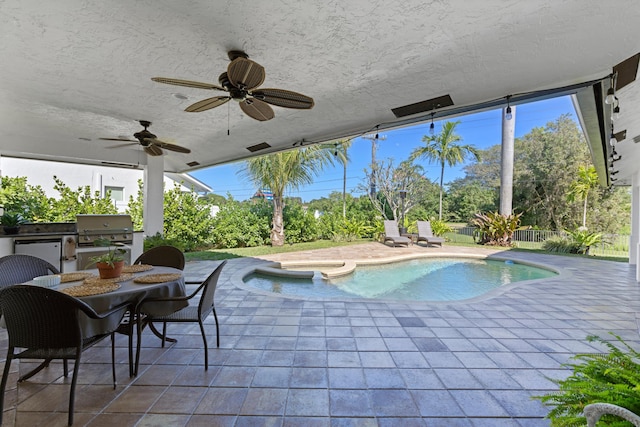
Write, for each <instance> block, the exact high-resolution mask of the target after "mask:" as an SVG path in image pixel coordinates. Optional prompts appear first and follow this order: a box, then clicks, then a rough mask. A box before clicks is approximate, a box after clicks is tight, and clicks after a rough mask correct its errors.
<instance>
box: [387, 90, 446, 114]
mask: <svg viewBox="0 0 640 427" xmlns="http://www.w3.org/2000/svg"><path fill="white" fill-rule="evenodd" d="M452 105H453V100H452V99H451V96H449V95H443V96H440V97H438V98H433V99H427V100H426V101H421V102H416V103H415V104H409V105H405V106H404V107H398V108H392V109H391V112H392V113H393V114H395V116H396V117H398V118H400V117H405V116H412V115H414V114H418V113H424V112H426V111H433V110H437V109H439V108H444V107H450V106H452Z"/></svg>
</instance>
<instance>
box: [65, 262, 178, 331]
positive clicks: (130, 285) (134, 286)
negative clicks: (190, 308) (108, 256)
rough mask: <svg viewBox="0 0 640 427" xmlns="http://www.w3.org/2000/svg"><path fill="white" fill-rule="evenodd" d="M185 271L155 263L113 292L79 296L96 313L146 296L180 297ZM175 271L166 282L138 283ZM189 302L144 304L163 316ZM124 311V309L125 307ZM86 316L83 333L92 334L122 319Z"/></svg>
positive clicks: (68, 284) (75, 283) (108, 328)
mask: <svg viewBox="0 0 640 427" xmlns="http://www.w3.org/2000/svg"><path fill="white" fill-rule="evenodd" d="M86 272H87V273H93V274H95V275H96V276H97V274H98V273H97V270H87V271H86ZM182 273H183V272H182V270H178V269H176V268H171V267H163V266H154V267H153V268H152V269H151V270H148V271H144V272H137V273H131V274H132V277H130V278H129V279H128V280H124V281H122V282H118V284H119V285H120V287H119V288H118V289H115V290H113V291H110V292H106V293H100V294H97V295H89V296H79V297H78V299H80V300H82V301H84V302H85V303H87V304H88V305H89V306H91V307H92V308H93V309H94V310H95V311H96V312H98V313H101V312H105V311H108V310H110V309H112V308H113V307H116V306H118V305H120V304H122V303H130V304H131V305H132V306H135V304H137V303H139V302H140V301H142V299H144V298H147V297H154V298H170V297H179V296H184V295H185V284H184V276H183V274H182ZM164 274H175V275H179V277H178V278H176V279H171V280H167V281H163V282H160V283H138V282H136V281H135V279H136V278H141V277H142V276H148V275H164ZM81 284H82V280H80V281H75V282H68V283H61V284H60V285H58V286H57V287H56V289H57V290H59V291H62V290H64V289H67V288H71V287H73V286H78V285H81ZM187 305H188V303H187V302H184V301H181V302H174V303H169V304H167V303H163V304H162V305H160V304H156V305H153V304H149V305H148V306H147V305H145V312H148V313H151V314H155V315H163V314H170V313H173V312H174V311H177V310H180V309H181V308H183V307H186V306H187ZM123 314H124V309H123ZM82 316H84V317H85V319H84V321H83V322H82V328H83V332H84V336H86V337H90V336H94V335H98V334H102V333H106V332H108V331H110V330H113V329H114V328H115V327H116V326H117V325H118V323H119V322H120V316H110V317H109V318H107V319H104V320H95V319H90V318H88V317H86V316H85V315H84V314H82Z"/></svg>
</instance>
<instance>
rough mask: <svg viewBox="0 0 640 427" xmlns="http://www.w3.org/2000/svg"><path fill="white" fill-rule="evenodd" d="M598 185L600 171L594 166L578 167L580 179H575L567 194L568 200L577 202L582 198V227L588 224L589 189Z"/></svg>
mask: <svg viewBox="0 0 640 427" xmlns="http://www.w3.org/2000/svg"><path fill="white" fill-rule="evenodd" d="M596 185H598V173H597V172H596V168H595V167H593V166H579V167H578V179H577V180H575V181H574V182H573V183H572V184H571V187H570V189H569V194H567V201H569V202H575V201H576V200H582V201H583V202H584V203H583V207H582V227H583V228H586V226H587V197H588V196H589V191H591V189H592V188H595V187H596Z"/></svg>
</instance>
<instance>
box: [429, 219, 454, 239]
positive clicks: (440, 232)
mask: <svg viewBox="0 0 640 427" xmlns="http://www.w3.org/2000/svg"><path fill="white" fill-rule="evenodd" d="M429 222H430V223H431V231H433V235H434V236H438V237H440V236H444V234H445V233H450V232H452V231H453V228H451V227H449V226H448V225H447V223H446V222H444V221H441V220H439V219H436V218H431V219H430V220H429Z"/></svg>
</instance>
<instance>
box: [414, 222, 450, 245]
mask: <svg viewBox="0 0 640 427" xmlns="http://www.w3.org/2000/svg"><path fill="white" fill-rule="evenodd" d="M416 223H417V224H418V238H417V239H416V243H420V242H427V246H428V245H430V244H434V245H440V247H442V244H443V243H444V242H445V239H444V237H436V236H434V235H433V231H432V230H431V223H430V222H429V221H416Z"/></svg>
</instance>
